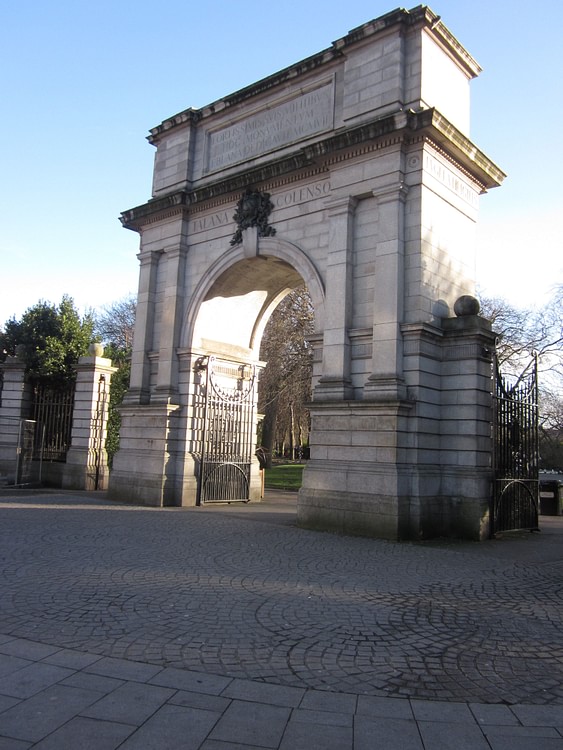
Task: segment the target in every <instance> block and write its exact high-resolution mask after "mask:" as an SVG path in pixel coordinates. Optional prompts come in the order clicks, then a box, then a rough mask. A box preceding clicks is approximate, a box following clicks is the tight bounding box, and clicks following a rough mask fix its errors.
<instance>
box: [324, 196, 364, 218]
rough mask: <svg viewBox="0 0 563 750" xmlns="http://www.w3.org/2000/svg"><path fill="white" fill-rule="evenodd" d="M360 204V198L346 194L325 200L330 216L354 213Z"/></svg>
mask: <svg viewBox="0 0 563 750" xmlns="http://www.w3.org/2000/svg"><path fill="white" fill-rule="evenodd" d="M357 205H358V198H356V197H355V196H353V195H344V196H337V197H332V198H328V199H327V200H326V201H325V208H326V209H327V212H328V215H329V217H331V218H332V217H334V216H343V215H345V214H347V215H352V214H353V213H354V211H355V210H356V206H357Z"/></svg>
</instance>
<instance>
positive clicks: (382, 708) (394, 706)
mask: <svg viewBox="0 0 563 750" xmlns="http://www.w3.org/2000/svg"><path fill="white" fill-rule="evenodd" d="M357 712H358V714H359V715H363V714H365V715H366V716H367V717H371V718H383V719H385V718H389V719H412V718H414V715H413V712H412V708H411V704H410V702H409V701H408V700H406V699H404V698H378V697H376V696H372V695H359V696H358V707H357Z"/></svg>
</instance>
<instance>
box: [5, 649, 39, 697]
mask: <svg viewBox="0 0 563 750" xmlns="http://www.w3.org/2000/svg"><path fill="white" fill-rule="evenodd" d="M31 664H33V662H32V661H30V660H29V659H21V658H20V657H18V656H8V655H7V654H0V677H5V676H6V675H9V674H11V673H12V672H17V671H18V670H20V669H23V667H29V666H30V665H31ZM0 692H2V683H1V682H0Z"/></svg>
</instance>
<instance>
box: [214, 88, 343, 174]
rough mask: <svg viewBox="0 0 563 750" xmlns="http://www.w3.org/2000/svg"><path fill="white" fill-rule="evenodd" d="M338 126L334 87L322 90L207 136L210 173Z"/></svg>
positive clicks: (315, 90)
mask: <svg viewBox="0 0 563 750" xmlns="http://www.w3.org/2000/svg"><path fill="white" fill-rule="evenodd" d="M333 126H334V87H333V85H332V83H330V84H327V85H325V86H321V87H319V88H317V89H314V90H313V91H309V92H308V93H306V94H302V95H301V96H298V97H295V98H294V99H291V100H290V101H287V102H284V103H283V104H278V105H277V106H274V107H271V108H270V109H267V110H264V111H262V112H257V113H256V114H254V115H251V116H250V117H247V118H246V119H244V120H240V121H239V122H237V123H235V124H233V125H229V126H228V127H226V128H222V129H221V130H216V131H215V132H210V133H208V134H207V159H206V165H207V171H208V172H214V171H215V170H217V169H224V168H225V167H229V166H231V165H232V164H236V163H237V162H240V161H244V160H246V159H251V158H253V157H254V156H258V155H259V154H263V153H266V152H268V151H273V150H274V149H276V148H280V147H281V146H284V145H286V144H288V143H291V142H292V141H295V140H299V139H301V138H306V137H308V136H310V135H315V134H316V133H321V132H323V131H325V130H331V129H332V128H333Z"/></svg>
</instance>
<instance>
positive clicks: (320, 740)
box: [279, 712, 353, 750]
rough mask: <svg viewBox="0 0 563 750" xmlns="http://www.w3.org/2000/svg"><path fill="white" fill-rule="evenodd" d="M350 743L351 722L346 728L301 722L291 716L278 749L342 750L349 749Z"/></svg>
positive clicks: (351, 738)
mask: <svg viewBox="0 0 563 750" xmlns="http://www.w3.org/2000/svg"><path fill="white" fill-rule="evenodd" d="M294 713H295V712H294ZM301 713H307V712H301ZM352 743H353V729H352V722H350V724H349V725H348V726H344V725H342V724H336V725H335V724H323V723H319V722H309V721H302V720H301V718H298V719H297V718H294V715H292V717H291V720H290V721H289V723H288V725H287V727H286V730H285V732H284V734H283V739H282V741H281V744H280V745H279V748H280V750H342V748H351V747H352Z"/></svg>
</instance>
